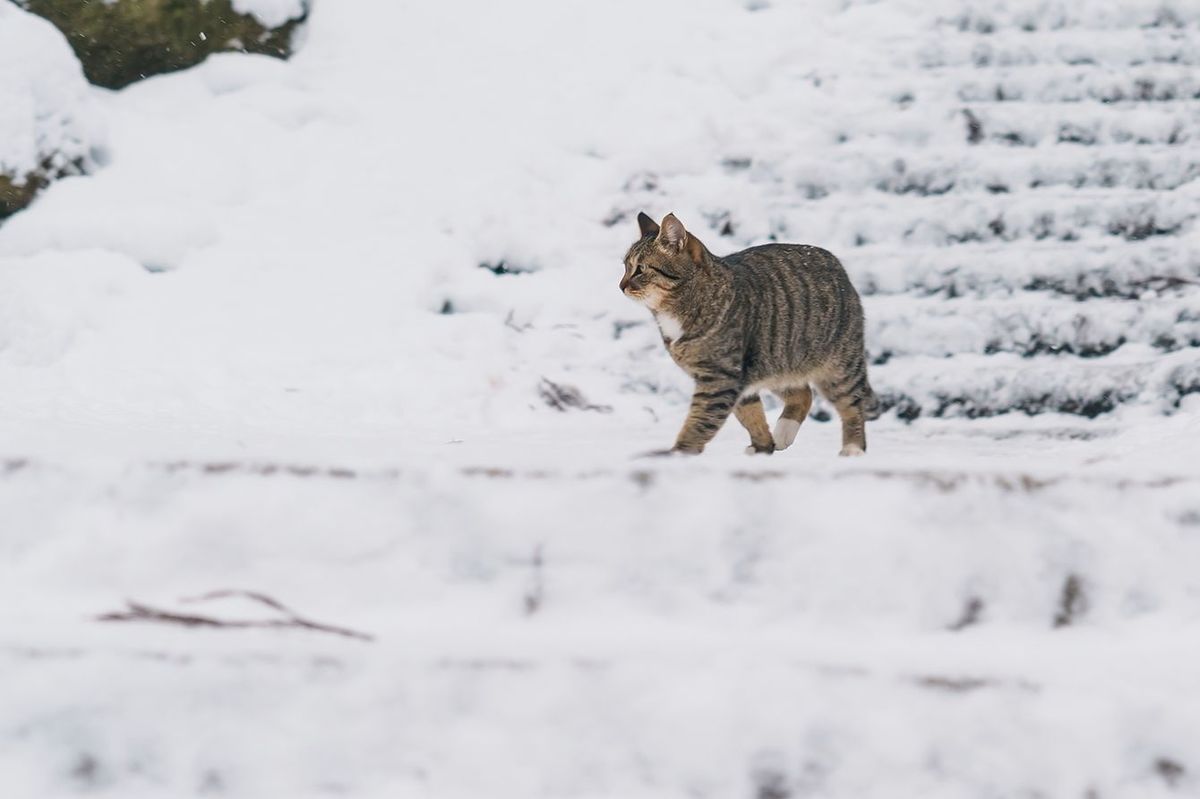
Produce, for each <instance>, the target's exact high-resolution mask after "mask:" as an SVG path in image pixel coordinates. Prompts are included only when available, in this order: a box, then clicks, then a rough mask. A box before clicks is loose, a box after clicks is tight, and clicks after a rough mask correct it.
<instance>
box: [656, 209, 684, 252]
mask: <svg viewBox="0 0 1200 799" xmlns="http://www.w3.org/2000/svg"><path fill="white" fill-rule="evenodd" d="M687 240H688V232H687V231H686V230H684V227H683V223H682V222H680V221H679V220H678V219H676V218H675V214H667V215H666V216H665V217H663V221H662V229H661V230H659V232H658V241H659V243H660V244H662V246H663V247H666V248H667V249H668V250H670V251H672V252H683V247H684V245H685V244H687Z"/></svg>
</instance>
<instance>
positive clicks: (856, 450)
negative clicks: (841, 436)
mask: <svg viewBox="0 0 1200 799" xmlns="http://www.w3.org/2000/svg"><path fill="white" fill-rule="evenodd" d="M866 454H867V451H866V450H865V449H863V448H862V447H860V446H859V445H858V444H847V445H846V446H844V447H842V451H841V452H839V453H838V455H841V456H842V457H843V458H857V457H859V456H860V455H866Z"/></svg>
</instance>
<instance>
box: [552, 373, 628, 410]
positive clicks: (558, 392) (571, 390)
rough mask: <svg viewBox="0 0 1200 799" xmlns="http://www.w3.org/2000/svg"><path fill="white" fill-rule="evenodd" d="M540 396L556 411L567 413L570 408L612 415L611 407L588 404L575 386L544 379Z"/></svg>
mask: <svg viewBox="0 0 1200 799" xmlns="http://www.w3.org/2000/svg"><path fill="white" fill-rule="evenodd" d="M538 394H539V395H540V396H541V398H542V399H543V400H544V401H545V403H546V404H547V405H549V406H550V407H551V408H554V409H555V410H556V411H565V410H567V409H569V408H578V409H579V410H581V411H597V412H599V413H612V406H611V405H593V404H592V403H590V402H588V401H587V400H586V399H585V398H584V396H583V394H582V393H581V392H580V391H579V389H577V388H575V387H574V386H564V385H560V384H558V383H555V382H554V381H553V380H547V379H546V378H544V377H543V378H542V382H541V383H540V384H539V385H538Z"/></svg>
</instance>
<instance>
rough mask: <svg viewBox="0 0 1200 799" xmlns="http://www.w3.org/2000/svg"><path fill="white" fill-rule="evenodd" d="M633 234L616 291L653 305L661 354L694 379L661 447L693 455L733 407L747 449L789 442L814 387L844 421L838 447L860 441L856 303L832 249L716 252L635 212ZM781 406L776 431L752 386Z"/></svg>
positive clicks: (863, 389)
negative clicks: (674, 430)
mask: <svg viewBox="0 0 1200 799" xmlns="http://www.w3.org/2000/svg"><path fill="white" fill-rule="evenodd" d="M638 226H639V227H640V228H641V234H642V235H641V238H640V239H639V240H638V241H637V242H635V243H634V245H633V246H632V247H630V248H629V252H628V254H626V256H625V277H624V278H622V280H621V291H623V292H624V293H625V295H626V296H628V297H630V298H632V299H634V300H637V301H639V302H641V303H643V304H644V305H646V307H648V308H649V309H650V310H651V311H652V312H653V313H654V318H655V320H656V321H657V322H658V327H659V330H660V331H661V332H662V338H663V343H664V344H666V346H667V351H668V352H669V353H670V354H671V357H672V358H674V359H675V363H677V364H679V365H680V366H681V367H682V368H683V370H684V371H685V372H687V373H688V374H689V375H691V377H692V378H693V379H694V380H695V381H696V388H695V392H694V393H693V395H692V405H691V409H690V411H689V412H688V417H687V421H686V422H684V425H683V429H682V430H680V431H679V436H678V438H677V439H676V440H675V446H674V447H673V448H672V449H671V450H667V451H666V452H684V453H699V452H701V451H702V450H703V449H704V447H705V445H706V444H708V442H709V441H711V440H712V437H713V436H714V435H716V433H717V430H719V429H720V427H721V425H722V424H724V423H725V420H726V419H727V418H728V417H729V414H730V413H731V412H732V413H733V414H734V415H735V416H736V417H737V420H738V421H739V422H741V423H742V426H743V427H745V428H746V430H747V431H749V433H750V444H751V445H750V447H749V448H748V449H747V450H746V451H747V452H763V453H772V452H774V451H775V450H779V449H787V448H788V447H789V446H791V444H792V442H793V441H794V440H795V438H796V433H797V431H799V429H800V423H801V422H803V421H804V418H805V417H806V416H808V411H809V408H810V407H811V406H812V399H813V395H812V390H813V388H815V389H816V390H817V391H819V392H821V395H822V396H824V397H825V398H826V399H827V400H829V401H830V402H831V403H832V404H833V406H834V407H835V408H837V412H838V415H839V416H840V417H841V420H842V451H841V454H842V455H862V454H863V453H865V452H866V449H867V434H866V422H867V420H868V419H874V418H875V417H876V416H877V415H878V413H877V408H878V399H877V398H876V396H875V392H874V391H872V390H871V385H870V383H868V382H867V362H866V355H865V353H864V351H863V311H862V303H860V302H859V299H858V292H856V291H855V290H854V286H852V285H851V284H850V279H849V277H847V275H846V270H845V269H843V268H842V265H841V264H840V263H839V262H838V259H837V258H835V257H834V256H833V255H832V254H831V253H829V252H826V251H825V250H822V249H820V248H819V247H809V246H807V245H799V244H766V245H763V246H761V247H751V248H750V249H748V250H742V251H741V252H736V253H733V254H732V255H726V256H724V257H723V258H718V257H717V256H715V255H713V254H712V253H711V252H709V251H708V248H707V247H705V246H704V245H703V244H702V243H701V242H700V240H699V239H697V238H696V237H695V236H693V235H692V234H690V233H688V231H687V230H685V229H684V227H683V225H682V224H681V223H680V221H679V220H678V219H676V218H675V215H674V214H667V216H666V218H664V219H663V221H662V225H657V224H655V222H654V220H653V219H651V218H650V217H648V216H646V214H644V213H640V214H638ZM764 389H769V390H770V391H771V392H773V393H775V394H777V395H778V396H779V397H780V398H781V399H782V400H783V403H784V406H783V413H782V415H781V416H780V417H779V421H778V422H776V423H775V430H774V433H772V432H771V430H770V428H769V427H768V426H767V418H766V415H765V414H764V413H763V406H762V399H761V398H760V396H759V393H760V392H761V391H763V390H764Z"/></svg>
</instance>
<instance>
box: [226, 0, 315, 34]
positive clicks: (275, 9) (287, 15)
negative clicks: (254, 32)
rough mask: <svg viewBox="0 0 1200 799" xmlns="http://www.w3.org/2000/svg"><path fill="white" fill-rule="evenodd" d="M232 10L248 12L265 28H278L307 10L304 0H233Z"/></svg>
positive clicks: (240, 12)
mask: <svg viewBox="0 0 1200 799" xmlns="http://www.w3.org/2000/svg"><path fill="white" fill-rule="evenodd" d="M233 10H234V11H236V12H237V13H239V14H249V15H251V16H253V17H254V18H255V19H257V20H258V21H259V22H261V23H262V24H263V27H265V28H268V29H270V28H279V27H282V26H283V25H284V24H286V23H287V22H289V21H290V20H293V19H299V18H300V17H302V16H303V15H304V12H306V11H307V10H308V4H307V3H306V2H305V0H233Z"/></svg>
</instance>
